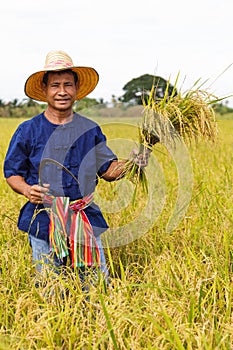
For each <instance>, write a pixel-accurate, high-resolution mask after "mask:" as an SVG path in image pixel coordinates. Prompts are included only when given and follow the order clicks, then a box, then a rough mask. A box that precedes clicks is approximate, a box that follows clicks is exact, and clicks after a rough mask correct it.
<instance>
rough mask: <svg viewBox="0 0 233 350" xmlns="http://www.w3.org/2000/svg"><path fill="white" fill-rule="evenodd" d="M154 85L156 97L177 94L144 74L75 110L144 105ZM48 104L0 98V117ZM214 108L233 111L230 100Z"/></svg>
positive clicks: (77, 105) (30, 112)
mask: <svg viewBox="0 0 233 350" xmlns="http://www.w3.org/2000/svg"><path fill="white" fill-rule="evenodd" d="M152 86H154V87H155V96H154V98H155V99H158V100H159V99H162V98H163V97H164V95H165V93H166V94H167V96H168V97H169V96H175V95H176V94H177V91H176V88H175V87H174V86H173V85H172V84H171V83H170V82H168V81H167V80H166V79H164V78H162V77H159V76H153V75H150V74H144V75H141V76H139V77H137V78H134V79H132V80H130V81H129V82H128V83H126V84H125V85H124V87H123V91H124V94H123V95H122V96H120V97H116V96H115V95H112V100H111V101H110V102H105V101H104V99H103V98H100V99H98V100H97V99H93V98H89V97H85V98H84V99H82V100H80V101H76V102H75V104H74V110H75V111H76V112H78V111H81V110H83V109H85V108H91V107H93V106H97V105H101V108H103V107H106V108H109V107H110V106H115V105H117V104H119V103H122V104H124V106H125V107H126V108H127V107H131V106H135V105H142V103H143V102H142V101H143V99H145V98H146V97H147V96H149V94H150V91H151V89H152ZM46 106H47V105H46V103H39V102H36V101H34V100H32V99H30V98H25V99H23V100H22V101H20V100H19V99H17V98H15V99H13V100H12V101H10V102H4V101H3V100H2V99H0V117H2V118H11V117H14V118H15V117H18V118H31V117H32V116H33V115H37V114H39V113H42V112H43V111H44V110H45V109H46ZM214 108H215V110H216V112H217V113H219V114H226V113H233V108H230V107H229V106H228V101H225V103H223V102H221V103H216V104H215V105H214Z"/></svg>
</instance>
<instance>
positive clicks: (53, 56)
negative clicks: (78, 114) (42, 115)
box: [24, 51, 99, 102]
mask: <svg viewBox="0 0 233 350" xmlns="http://www.w3.org/2000/svg"><path fill="white" fill-rule="evenodd" d="M65 69H72V71H74V72H76V73H77V75H78V91H77V95H76V100H80V99H81V98H83V97H85V96H87V95H88V94H89V93H90V92H92V91H93V90H94V88H95V87H96V85H97V83H98V80H99V75H98V73H97V72H96V70H95V69H94V68H91V67H77V66H76V67H75V66H74V64H73V61H72V59H71V58H70V56H69V55H67V53H65V52H64V51H51V52H49V53H48V54H47V56H46V60H45V65H44V69H43V70H41V71H39V72H36V73H34V74H32V75H30V77H29V78H28V79H27V81H26V83H25V86H24V91H25V94H26V95H27V96H28V97H30V98H32V99H34V100H37V101H42V102H47V101H46V98H45V95H44V93H43V91H42V79H43V76H44V74H45V73H46V72H48V71H61V70H65Z"/></svg>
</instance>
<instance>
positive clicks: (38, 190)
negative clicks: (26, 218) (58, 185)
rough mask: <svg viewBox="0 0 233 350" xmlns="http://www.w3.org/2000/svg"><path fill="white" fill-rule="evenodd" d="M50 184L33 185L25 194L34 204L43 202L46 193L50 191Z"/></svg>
mask: <svg viewBox="0 0 233 350" xmlns="http://www.w3.org/2000/svg"><path fill="white" fill-rule="evenodd" d="M49 186H50V185H49V184H43V186H40V185H32V186H29V187H27V190H26V193H25V196H26V197H27V198H28V200H29V201H30V202H31V203H33V204H42V203H43V197H44V195H45V194H46V193H47V192H48V191H49Z"/></svg>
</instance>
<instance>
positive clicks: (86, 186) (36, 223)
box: [4, 113, 117, 241]
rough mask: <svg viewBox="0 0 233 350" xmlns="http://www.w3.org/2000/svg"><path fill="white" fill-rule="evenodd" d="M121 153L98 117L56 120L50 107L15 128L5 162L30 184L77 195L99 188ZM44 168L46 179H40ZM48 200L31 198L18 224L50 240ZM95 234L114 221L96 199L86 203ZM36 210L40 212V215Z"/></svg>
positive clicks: (7, 174) (10, 171)
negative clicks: (108, 219)
mask: <svg viewBox="0 0 233 350" xmlns="http://www.w3.org/2000/svg"><path fill="white" fill-rule="evenodd" d="M44 158H50V159H53V160H56V161H57V162H59V163H61V164H62V165H64V166H65V167H66V168H67V169H68V170H69V171H70V172H71V173H72V174H73V175H74V176H75V177H76V179H77V181H76V180H75V179H74V178H73V177H72V176H71V175H69V174H68V173H67V172H65V171H64V170H62V168H61V167H59V166H57V165H56V164H53V163H51V162H42V163H41V160H43V159H44ZM115 159H117V157H116V155H115V154H114V153H113V152H112V151H111V150H110V149H109V148H108V146H107V145H106V137H105V135H104V134H103V133H102V131H101V128H100V127H99V126H98V124H96V123H95V122H94V121H92V120H90V119H88V118H86V117H83V116H81V115H79V114H77V113H75V114H74V117H73V120H72V122H70V123H67V124H63V125H56V124H52V123H50V122H49V121H48V120H47V119H46V117H45V116H44V113H42V114H39V115H37V116H35V117H33V118H32V119H30V120H27V121H25V122H23V123H22V124H20V125H19V127H18V128H17V130H16V131H15V133H14V135H13V137H12V139H11V141H10V144H9V148H8V151H7V154H6V157H5V162H4V175H5V177H6V178H8V177H10V176H12V175H19V176H22V177H23V178H24V179H25V181H26V182H27V183H28V184H29V185H34V184H38V183H39V181H40V183H41V184H43V183H49V184H50V192H51V193H52V194H53V195H55V196H66V197H70V200H71V201H72V200H75V199H79V198H82V197H84V196H85V195H87V194H90V193H93V192H94V190H95V187H96V185H97V183H98V176H101V175H102V174H103V173H104V172H106V170H107V169H108V167H109V165H110V164H111V162H112V161H113V160H115ZM41 164H43V166H42V167H41V166H40V165H41ZM39 168H40V179H39ZM43 209H44V206H43V205H35V204H32V203H30V202H27V203H26V204H25V205H24V206H23V207H22V208H21V210H20V215H19V219H18V228H19V229H20V230H22V231H25V232H28V233H30V234H32V235H34V236H36V237H38V238H40V239H43V240H46V241H48V239H49V237H48V226H49V216H48V213H47V211H46V210H43ZM85 212H86V214H87V216H88V218H89V221H90V223H91V225H92V227H93V229H94V233H95V236H98V235H100V234H101V233H102V232H103V231H105V230H106V229H107V228H108V225H107V223H106V221H105V219H104V217H103V215H102V213H101V211H100V209H99V207H98V206H97V205H96V204H95V203H93V204H91V205H90V206H89V207H87V208H86V209H85ZM35 214H36V215H35Z"/></svg>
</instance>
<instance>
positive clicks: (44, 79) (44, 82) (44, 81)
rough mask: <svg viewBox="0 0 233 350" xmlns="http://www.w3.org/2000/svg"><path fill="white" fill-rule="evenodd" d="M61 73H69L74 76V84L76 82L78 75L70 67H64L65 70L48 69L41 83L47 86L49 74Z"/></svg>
mask: <svg viewBox="0 0 233 350" xmlns="http://www.w3.org/2000/svg"><path fill="white" fill-rule="evenodd" d="M63 73H71V74H73V76H74V82H75V84H76V83H77V82H78V75H77V73H76V72H74V71H72V69H65V70H58V71H48V72H46V73H45V74H44V76H43V79H42V83H43V84H45V85H46V86H47V84H48V79H49V74H63Z"/></svg>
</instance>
